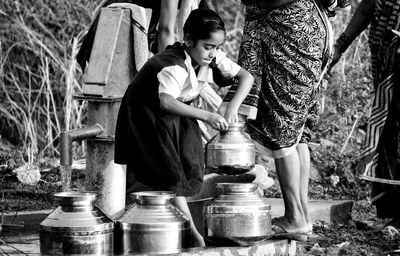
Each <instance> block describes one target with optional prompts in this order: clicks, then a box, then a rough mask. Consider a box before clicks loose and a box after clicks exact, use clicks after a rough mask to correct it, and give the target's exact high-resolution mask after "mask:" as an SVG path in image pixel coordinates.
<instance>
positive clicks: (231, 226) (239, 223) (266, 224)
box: [203, 183, 272, 242]
mask: <svg viewBox="0 0 400 256" xmlns="http://www.w3.org/2000/svg"><path fill="white" fill-rule="evenodd" d="M216 187H217V189H218V192H219V195H218V196H216V197H214V198H213V199H212V200H211V201H210V202H208V203H207V204H205V205H204V207H203V214H204V222H205V223H204V227H205V236H206V238H209V239H211V240H213V239H217V240H218V239H221V238H226V239H231V240H234V241H243V242H255V241H259V240H262V239H264V238H265V237H267V236H269V235H271V233H272V232H271V206H270V205H269V204H268V202H267V200H266V199H265V198H263V197H261V196H259V195H258V194H257V193H256V189H257V185H256V184H254V183H217V184H216Z"/></svg>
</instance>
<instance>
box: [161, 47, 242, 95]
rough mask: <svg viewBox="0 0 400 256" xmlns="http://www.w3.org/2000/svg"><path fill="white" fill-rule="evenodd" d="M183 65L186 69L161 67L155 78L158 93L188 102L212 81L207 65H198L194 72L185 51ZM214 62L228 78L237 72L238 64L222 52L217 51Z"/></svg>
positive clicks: (175, 66)
mask: <svg viewBox="0 0 400 256" xmlns="http://www.w3.org/2000/svg"><path fill="white" fill-rule="evenodd" d="M185 55H186V59H185V65H186V68H187V70H188V71H186V70H185V69H184V68H182V67H181V66H178V65H174V66H168V67H165V68H163V69H162V70H161V71H160V72H159V73H158V74H157V78H158V81H159V82H160V84H159V86H158V93H159V94H160V93H166V94H169V95H171V96H172V97H174V98H175V99H177V100H179V101H181V102H188V101H191V100H193V99H194V98H196V97H197V96H198V95H199V94H200V92H201V91H202V90H203V89H204V88H205V87H206V86H207V85H208V84H210V83H214V80H213V74H212V69H211V68H210V67H209V66H200V69H199V73H198V75H197V76H196V73H195V71H194V69H193V66H192V59H191V57H190V56H189V54H187V52H186V51H185ZM216 64H217V66H218V68H219V69H220V70H221V73H222V75H223V76H225V77H227V78H230V77H234V76H236V75H237V74H238V72H239V70H240V66H239V65H237V64H236V63H235V62H233V61H232V60H230V59H229V58H228V57H227V56H226V54H225V53H224V52H222V51H221V50H218V51H217V54H216Z"/></svg>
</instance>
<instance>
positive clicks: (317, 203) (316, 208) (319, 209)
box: [268, 198, 353, 224]
mask: <svg viewBox="0 0 400 256" xmlns="http://www.w3.org/2000/svg"><path fill="white" fill-rule="evenodd" d="M268 202H269V203H270V204H271V216H272V217H278V216H282V215H283V214H284V213H285V207H284V205H283V200H282V199H281V198H268ZM352 208H353V201H351V200H310V201H309V211H310V215H311V219H312V221H313V222H315V221H324V222H326V223H329V224H345V223H347V222H348V221H349V220H350V219H351V210H352Z"/></svg>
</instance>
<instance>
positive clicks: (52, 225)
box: [39, 191, 114, 255]
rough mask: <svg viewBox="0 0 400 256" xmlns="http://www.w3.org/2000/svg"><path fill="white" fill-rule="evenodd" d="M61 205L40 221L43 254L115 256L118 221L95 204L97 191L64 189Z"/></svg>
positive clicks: (60, 194)
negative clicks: (115, 234) (114, 243)
mask: <svg viewBox="0 0 400 256" xmlns="http://www.w3.org/2000/svg"><path fill="white" fill-rule="evenodd" d="M54 196H55V197H56V198H57V200H58V202H59V205H60V206H59V207H57V208H56V209H55V210H54V211H53V212H51V213H50V214H49V216H47V218H46V219H44V220H43V221H42V222H41V223H40V233H39V238H40V252H41V255H65V254H68V255H76V254H84V255H112V254H113V252H114V246H113V242H114V233H113V231H114V222H113V221H112V220H111V219H109V218H108V217H107V216H106V215H105V214H104V213H103V212H102V211H100V209H98V208H97V207H96V206H94V202H95V201H96V199H97V196H98V194H97V193H95V192H76V191H70V192H61V193H57V194H55V195H54Z"/></svg>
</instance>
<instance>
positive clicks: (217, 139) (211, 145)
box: [206, 122, 256, 175]
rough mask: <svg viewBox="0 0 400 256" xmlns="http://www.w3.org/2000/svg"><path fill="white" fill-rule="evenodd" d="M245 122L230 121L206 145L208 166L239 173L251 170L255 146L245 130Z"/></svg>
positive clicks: (220, 170)
mask: <svg viewBox="0 0 400 256" xmlns="http://www.w3.org/2000/svg"><path fill="white" fill-rule="evenodd" d="M244 124H245V123H244V122H237V123H229V128H228V130H227V131H226V132H221V133H218V134H217V135H216V136H214V137H213V138H212V139H211V140H210V141H209V142H208V143H207V145H206V167H207V168H208V169H209V170H210V171H213V172H216V173H219V174H227V175H237V174H242V173H245V172H248V171H250V170H251V169H252V168H253V167H254V164H255V156H256V153H255V146H254V144H253V142H252V141H251V139H249V138H248V137H247V136H246V135H245V134H244V133H243V132H242V130H243V128H244Z"/></svg>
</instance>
